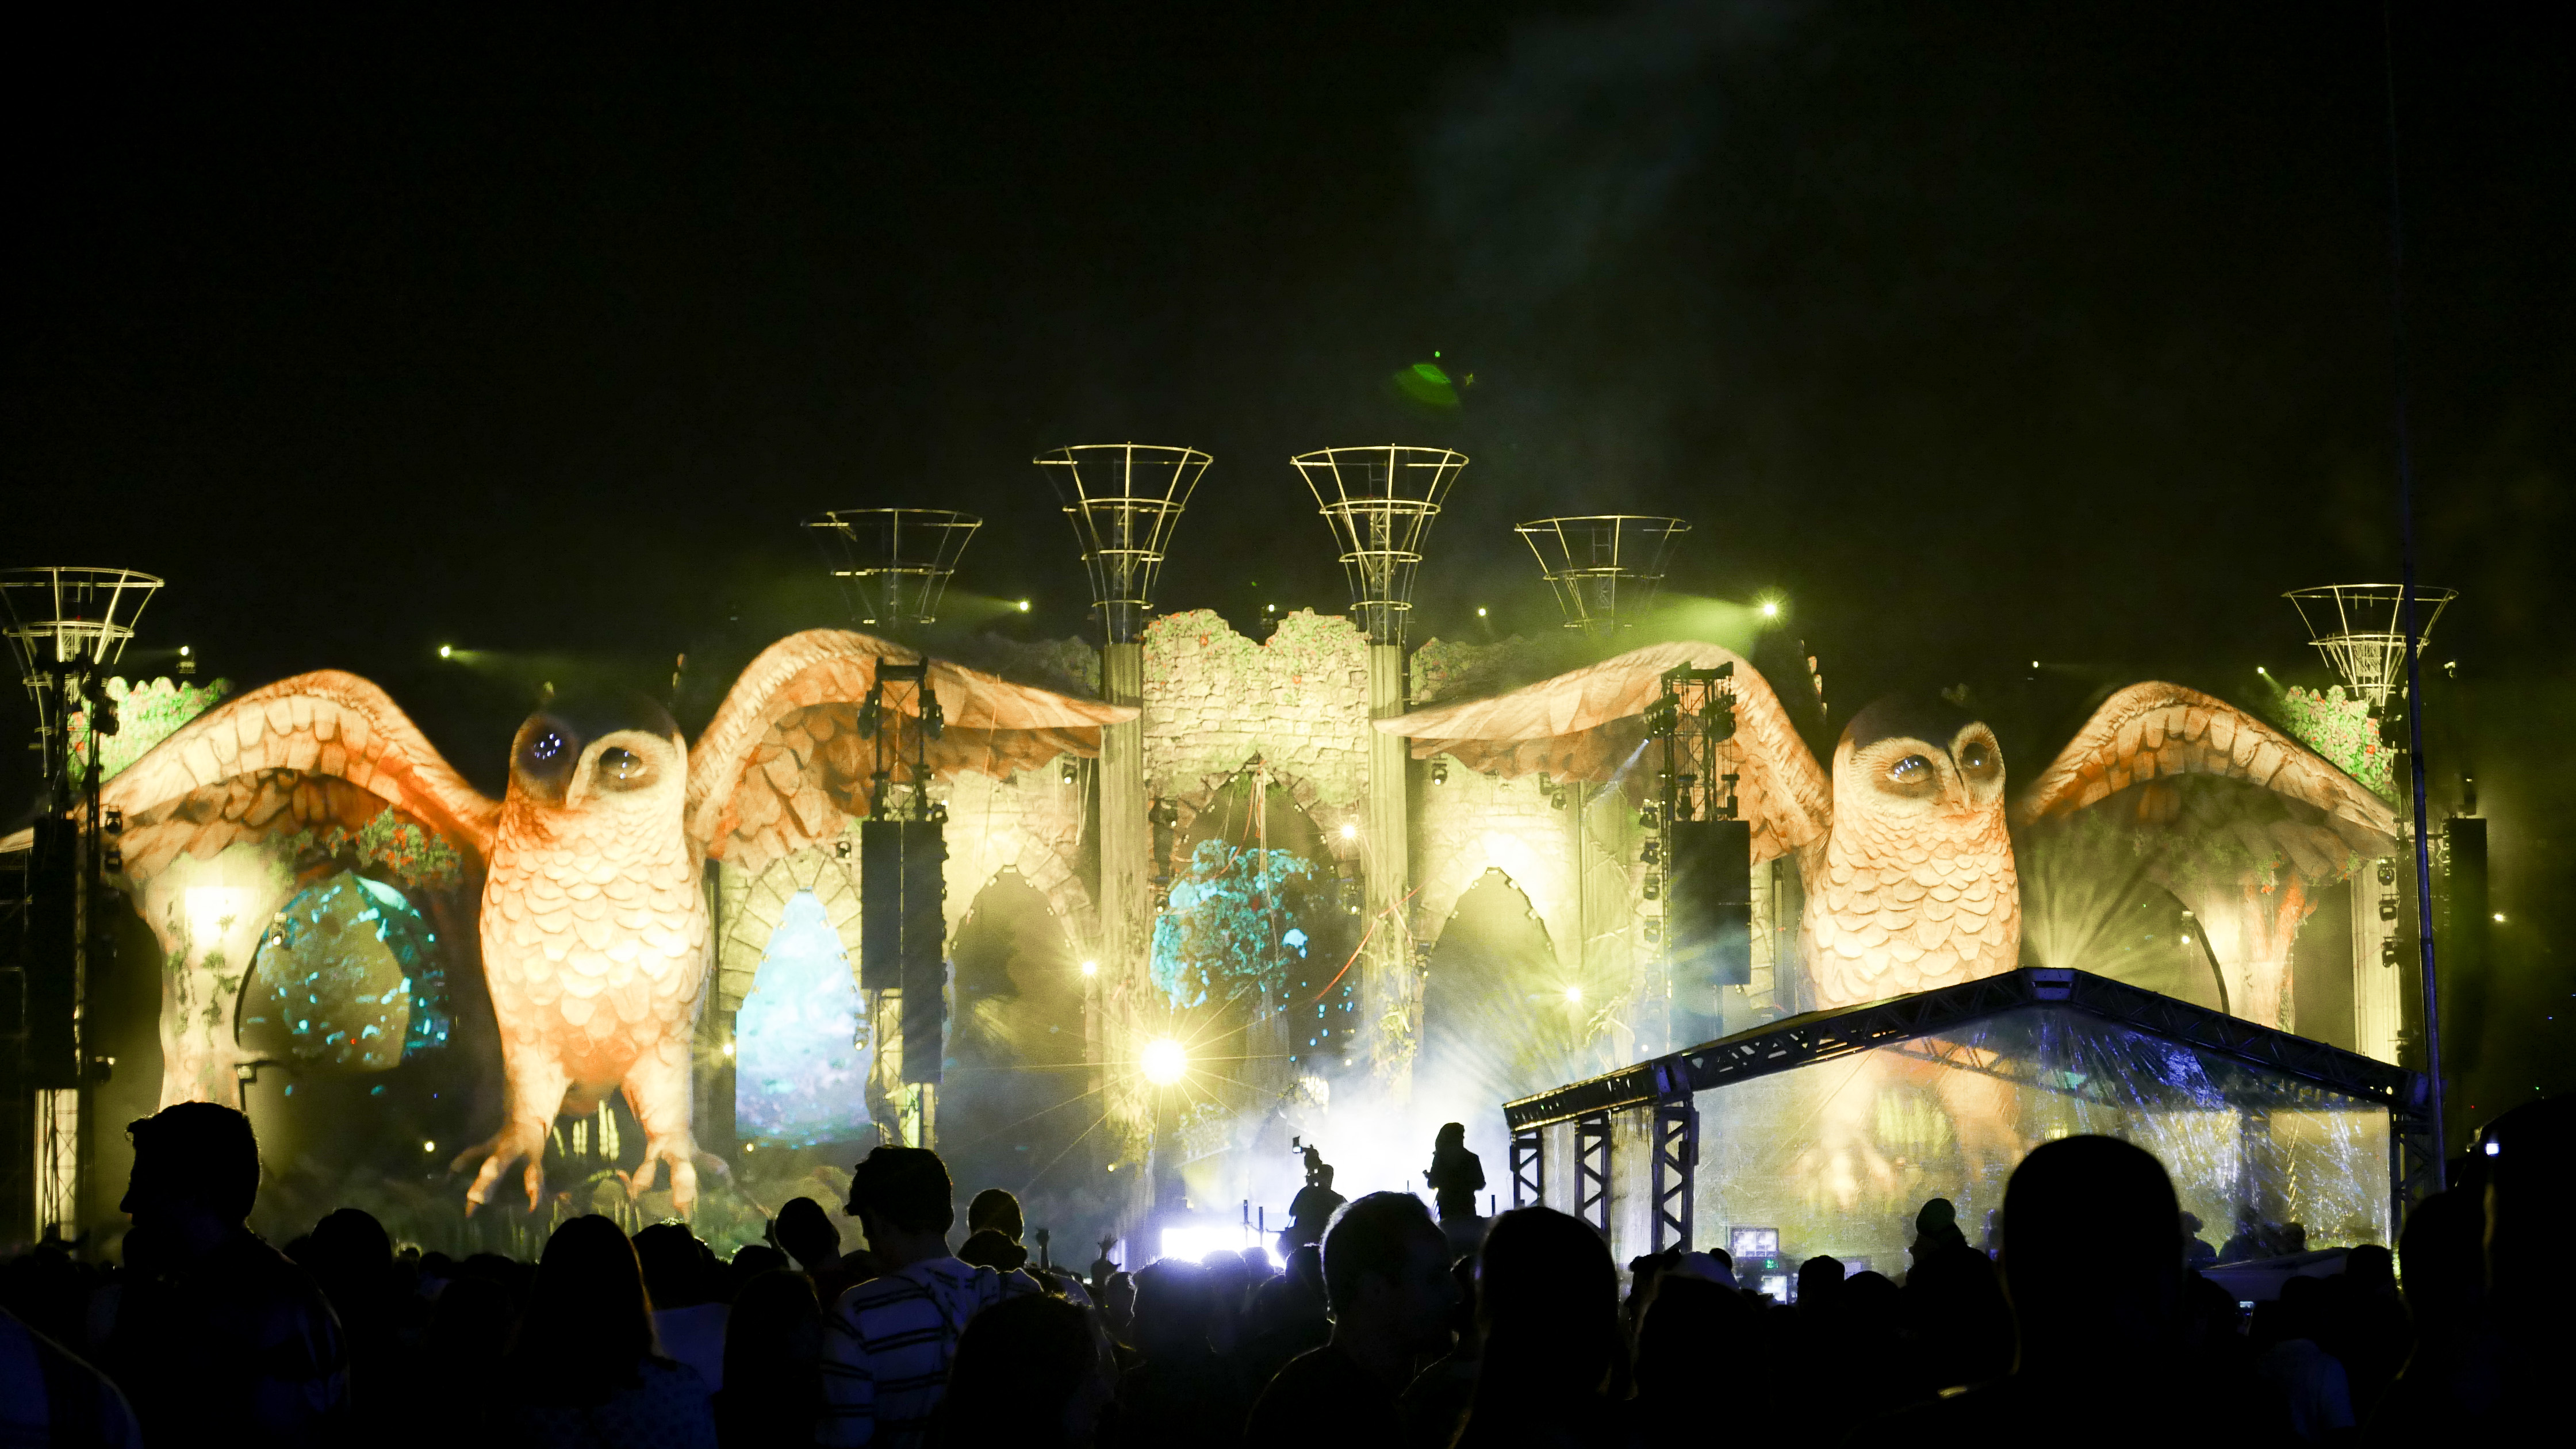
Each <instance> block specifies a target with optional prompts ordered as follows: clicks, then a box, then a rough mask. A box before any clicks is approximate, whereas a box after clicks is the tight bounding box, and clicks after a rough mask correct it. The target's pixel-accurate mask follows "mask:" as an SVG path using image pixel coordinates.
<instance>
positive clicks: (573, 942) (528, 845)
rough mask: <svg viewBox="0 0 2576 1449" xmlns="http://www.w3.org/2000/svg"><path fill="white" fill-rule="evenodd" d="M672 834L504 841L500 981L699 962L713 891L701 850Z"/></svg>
mask: <svg viewBox="0 0 2576 1449" xmlns="http://www.w3.org/2000/svg"><path fill="white" fill-rule="evenodd" d="M672 835H673V838H672V839H671V840H670V841H669V842H668V844H667V846H664V845H662V844H661V843H660V842H637V841H632V840H627V839H621V838H619V837H617V836H614V835H600V834H593V833H585V832H579V831H556V832H552V833H550V834H546V835H543V836H536V835H531V836H526V837H520V838H511V837H508V836H504V837H503V838H502V839H500V840H498V841H496V842H495V843H494V850H493V856H492V865H491V869H490V872H489V874H488V875H487V877H486V883H485V887H484V897H483V910H482V935H483V947H484V962H485V967H486V969H487V970H488V971H490V972H491V973H492V974H493V976H494V978H495V980H496V983H497V982H499V981H502V980H518V981H533V980H536V979H540V978H548V977H557V976H566V975H571V976H583V977H593V978H600V979H605V980H622V979H626V978H629V977H631V976H635V975H642V976H645V977H651V978H656V979H660V978H665V977H671V976H674V975H676V974H679V973H682V972H685V971H687V970H688V969H690V968H692V967H693V966H694V965H695V964H696V962H697V960H698V958H699V957H701V956H702V955H703V954H704V950H705V945H706V939H707V906H706V896H705V894H704V892H703V891H701V890H700V889H699V879H698V878H699V866H698V862H697V860H696V858H695V856H694V853H692V852H690V851H689V850H688V849H687V848H686V843H685V841H684V840H683V839H681V838H680V837H679V833H678V832H677V831H674V832H672Z"/></svg>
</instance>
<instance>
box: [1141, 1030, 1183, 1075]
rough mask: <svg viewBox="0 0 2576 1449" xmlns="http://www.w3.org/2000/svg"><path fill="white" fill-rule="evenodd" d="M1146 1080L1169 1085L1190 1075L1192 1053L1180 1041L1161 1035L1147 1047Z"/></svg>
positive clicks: (1145, 1061)
mask: <svg viewBox="0 0 2576 1449" xmlns="http://www.w3.org/2000/svg"><path fill="white" fill-rule="evenodd" d="M1143 1065H1144V1069H1145V1080H1146V1081H1149V1082H1151V1083H1153V1084H1154V1085H1155V1086H1158V1087H1168V1086H1170V1085H1171V1084H1172V1083H1174V1082H1177V1081H1179V1080H1180V1079H1181V1078H1182V1077H1184V1076H1186V1075H1188V1073H1189V1070H1190V1054H1189V1052H1188V1051H1186V1050H1184V1049H1183V1048H1182V1046H1181V1044H1180V1043H1179V1042H1176V1041H1174V1040H1172V1039H1171V1038H1170V1037H1160V1038H1157V1039H1156V1040H1155V1041H1153V1042H1151V1043H1149V1044H1148V1045H1147V1046H1146V1048H1145V1060H1144V1063H1143Z"/></svg>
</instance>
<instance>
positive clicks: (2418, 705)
mask: <svg viewBox="0 0 2576 1449" xmlns="http://www.w3.org/2000/svg"><path fill="white" fill-rule="evenodd" d="M2393 10H2394V0H2381V4H2380V10H2379V32H2380V43H2381V46H2382V49H2383V51H2384V54H2385V57H2386V66H2387V68H2386V78H2387V95H2388V324H2389V376H2390V382H2391V389H2390V390H2391V393H2392V395H2393V398H2394V402H2395V411H2396V421H2397V536H2398V547H2399V575H2398V582H2399V584H2400V586H2401V587H2402V588H2403V590H2404V594H2403V597H2402V599H2401V600H2400V603H2399V611H2400V613H2401V616H2402V619H2401V627H2403V628H2404V629H2405V631H2406V736H2407V751H2406V759H2407V767H2408V774H2409V775H2411V776H2412V777H2413V778H2412V784H2413V787H2414V800H2415V820H2414V833H2415V949H2416V955H2417V960H2418V961H2419V962H2420V963H2421V968H2422V975H2423V983H2424V1072H2425V1075H2426V1077H2428V1078H2429V1079H2430V1081H2431V1084H2432V1092H2433V1100H2432V1103H2431V1107H2432V1117H2433V1143H2432V1147H2433V1172H2434V1181H2435V1182H2436V1183H2437V1184H2439V1183H2440V1182H2441V1180H2442V1179H2441V1174H2442V1164H2443V1163H2444V1162H2445V1161H2447V1160H2448V1158H2447V1154H2446V1151H2445V1148H2444V1146H2443V1135H2444V1128H2445V1124H2444V1122H2443V1091H2442V994H2441V990H2440V987H2439V985H2438V983H2437V980H2436V978H2435V975H2434V970H2433V852H2432V840H2431V836H2430V834H2429V832H2428V831H2427V830H2426V828H2425V827H2426V822H2425V805H2424V670H2423V661H2422V659H2421V657H2420V656H2421V655H2422V653H2423V645H2424V641H2423V636H2422V635H2421V634H2420V633H2419V632H2418V631H2417V629H2416V626H2415V464H2414V457H2413V453H2412V449H2411V447H2410V442H2409V439H2408V436H2407V426H2406V285H2405V277H2406V210H2405V205H2404V202H2403V200H2402V197H2401V194H2400V191H2399V188H2398V149H2397V30H2396V21H2395V17H2394V14H2393Z"/></svg>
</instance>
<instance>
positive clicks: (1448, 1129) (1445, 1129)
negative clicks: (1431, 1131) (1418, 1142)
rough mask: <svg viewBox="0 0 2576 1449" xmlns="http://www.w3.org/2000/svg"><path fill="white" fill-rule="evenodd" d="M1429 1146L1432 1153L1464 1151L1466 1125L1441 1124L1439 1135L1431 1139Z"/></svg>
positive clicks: (1460, 1123)
mask: <svg viewBox="0 0 2576 1449" xmlns="http://www.w3.org/2000/svg"><path fill="white" fill-rule="evenodd" d="M1431 1146H1432V1148H1433V1150H1434V1151H1439V1152H1461V1151H1464V1150H1466V1146H1467V1124H1466V1123H1464V1122H1443V1123H1441V1124H1440V1135H1439V1136H1437V1137H1435V1138H1433V1139H1431Z"/></svg>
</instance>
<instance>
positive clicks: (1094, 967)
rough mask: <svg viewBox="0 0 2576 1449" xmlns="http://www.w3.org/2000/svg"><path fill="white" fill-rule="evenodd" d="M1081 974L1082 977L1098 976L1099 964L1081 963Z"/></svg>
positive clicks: (1091, 962)
mask: <svg viewBox="0 0 2576 1449" xmlns="http://www.w3.org/2000/svg"><path fill="white" fill-rule="evenodd" d="M1082 974H1083V975H1085V976H1097V975H1099V974H1100V963H1099V962H1097V961H1085V962H1083V963H1082Z"/></svg>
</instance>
